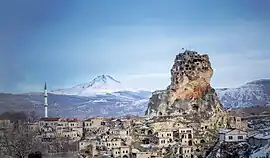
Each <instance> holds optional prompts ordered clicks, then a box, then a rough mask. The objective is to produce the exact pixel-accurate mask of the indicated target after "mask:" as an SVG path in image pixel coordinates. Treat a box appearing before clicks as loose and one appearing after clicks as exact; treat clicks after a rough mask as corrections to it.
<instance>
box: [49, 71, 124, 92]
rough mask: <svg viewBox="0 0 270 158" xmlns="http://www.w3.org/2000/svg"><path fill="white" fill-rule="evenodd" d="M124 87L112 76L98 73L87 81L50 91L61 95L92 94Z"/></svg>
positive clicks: (115, 90) (118, 89)
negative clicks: (98, 74)
mask: <svg viewBox="0 0 270 158" xmlns="http://www.w3.org/2000/svg"><path fill="white" fill-rule="evenodd" d="M126 89H127V87H125V86H124V85H123V84H122V83H121V82H120V81H118V80H116V79H114V78H113V77H111V76H109V75H100V76H97V77H95V78H94V79H93V80H91V81H90V82H89V83H84V84H80V85H76V86H74V87H72V88H67V89H59V90H54V91H51V93H53V94H61V95H77V96H93V95H102V94H106V93H112V92H117V91H121V90H126Z"/></svg>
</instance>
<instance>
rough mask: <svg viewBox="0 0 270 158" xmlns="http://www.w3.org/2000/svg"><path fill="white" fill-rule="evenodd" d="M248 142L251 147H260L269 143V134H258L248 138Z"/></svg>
mask: <svg viewBox="0 0 270 158" xmlns="http://www.w3.org/2000/svg"><path fill="white" fill-rule="evenodd" d="M248 142H249V144H250V145H252V146H257V147H262V146H265V145H266V144H269V143H270V133H259V134H255V135H253V136H250V137H249V138H248Z"/></svg>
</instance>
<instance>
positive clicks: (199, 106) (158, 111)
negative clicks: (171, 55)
mask: <svg viewBox="0 0 270 158" xmlns="http://www.w3.org/2000/svg"><path fill="white" fill-rule="evenodd" d="M212 75H213V69H212V67H211V63H210V61H209V57H208V55H200V54H198V53H197V52H194V51H188V50H186V51H185V52H184V53H180V54H178V55H176V58H175V60H174V64H173V66H172V69H171V84H170V85H169V86H168V88H167V89H166V90H163V91H156V92H154V93H153V95H152V97H151V98H150V101H149V105H148V109H147V111H146V115H150V116H158V115H185V114H191V113H205V112H207V113H208V114H209V116H210V115H213V114H214V113H219V112H222V105H221V104H220V102H219V100H218V98H217V94H216V92H215V90H214V89H213V88H212V87H211V86H210V80H211V77H212Z"/></svg>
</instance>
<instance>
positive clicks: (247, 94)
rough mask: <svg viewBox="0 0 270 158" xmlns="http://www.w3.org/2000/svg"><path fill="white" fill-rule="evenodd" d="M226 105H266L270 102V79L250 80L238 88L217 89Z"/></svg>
mask: <svg viewBox="0 0 270 158" xmlns="http://www.w3.org/2000/svg"><path fill="white" fill-rule="evenodd" d="M217 94H218V96H219V98H220V101H221V102H222V104H223V105H224V106H225V107H229V108H239V107H250V106H265V105H267V104H269V103H270V79H261V80H255V81H252V82H248V83H246V84H244V85H243V86H240V87H237V88H224V89H217Z"/></svg>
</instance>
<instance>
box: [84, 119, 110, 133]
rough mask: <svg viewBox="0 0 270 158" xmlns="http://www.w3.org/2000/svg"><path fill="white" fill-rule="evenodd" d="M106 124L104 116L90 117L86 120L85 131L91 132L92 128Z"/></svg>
mask: <svg viewBox="0 0 270 158" xmlns="http://www.w3.org/2000/svg"><path fill="white" fill-rule="evenodd" d="M103 126H105V119H104V118H103V117H95V118H89V119H87V120H85V121H84V127H83V128H84V131H85V132H91V131H92V129H98V128H100V127H103Z"/></svg>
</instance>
